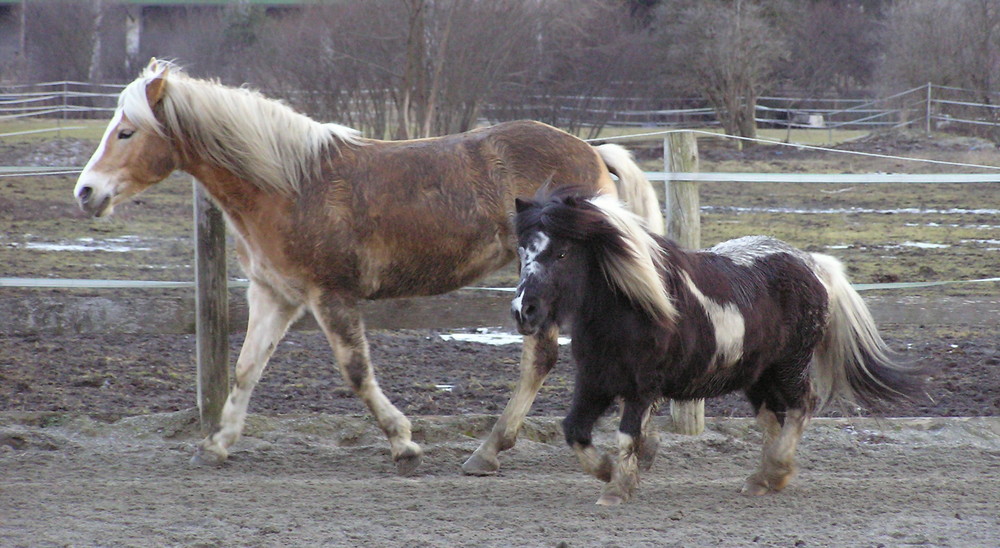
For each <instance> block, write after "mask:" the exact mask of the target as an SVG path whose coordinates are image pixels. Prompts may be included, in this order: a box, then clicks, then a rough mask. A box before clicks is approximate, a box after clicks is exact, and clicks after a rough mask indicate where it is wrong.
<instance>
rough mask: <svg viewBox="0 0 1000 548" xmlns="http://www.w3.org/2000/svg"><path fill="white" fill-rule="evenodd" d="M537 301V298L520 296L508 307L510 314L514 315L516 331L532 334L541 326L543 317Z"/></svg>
mask: <svg viewBox="0 0 1000 548" xmlns="http://www.w3.org/2000/svg"><path fill="white" fill-rule="evenodd" d="M537 301H538V299H532V298H522V299H520V300H519V302H517V303H516V304H513V305H512V306H511V307H510V314H511V316H513V317H514V323H515V324H516V325H517V331H518V332H519V333H520V334H522V335H534V334H536V333H538V331H539V328H540V327H541V320H542V319H543V318H542V314H541V313H540V310H539V303H538V302H537Z"/></svg>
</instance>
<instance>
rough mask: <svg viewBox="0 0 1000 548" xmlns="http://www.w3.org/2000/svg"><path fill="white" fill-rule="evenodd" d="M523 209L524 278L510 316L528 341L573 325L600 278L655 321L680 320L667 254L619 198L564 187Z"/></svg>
mask: <svg viewBox="0 0 1000 548" xmlns="http://www.w3.org/2000/svg"><path fill="white" fill-rule="evenodd" d="M516 208H517V220H516V225H517V238H518V249H517V253H518V257H519V258H520V270H521V277H520V280H519V281H518V285H517V291H516V293H515V297H514V300H513V302H512V303H511V314H512V315H513V316H514V321H515V322H516V323H517V327H518V330H519V331H520V332H521V333H522V334H524V335H533V334H536V333H538V332H539V331H541V330H543V329H546V328H547V327H549V326H551V325H553V324H563V323H565V322H567V321H568V320H570V319H571V318H572V316H573V313H574V311H575V310H576V308H577V307H578V306H580V304H581V303H582V302H583V299H584V298H585V295H584V292H585V289H586V284H587V280H589V279H590V278H588V277H589V276H592V275H594V274H596V275H598V276H600V279H602V280H604V281H605V283H606V284H607V285H609V286H610V287H611V288H612V290H614V291H616V292H619V293H621V294H622V295H624V296H626V298H628V300H629V301H631V303H632V304H633V305H634V306H636V307H637V308H639V309H641V310H642V311H644V312H645V313H646V314H648V315H650V316H652V317H653V318H656V319H660V320H673V319H674V317H675V316H676V314H677V311H676V309H675V307H674V304H673V302H672V301H671V299H670V296H669V295H668V293H667V291H666V288H665V287H664V284H663V281H662V279H661V274H660V272H661V271H662V270H663V266H662V261H663V250H662V249H661V248H660V246H659V245H658V244H657V243H656V241H655V239H654V238H653V237H652V236H651V235H650V233H649V232H647V231H646V229H645V227H644V226H643V223H642V221H641V220H640V219H639V218H638V217H636V216H635V215H633V214H632V213H630V212H628V211H627V210H626V209H625V208H624V207H622V205H621V204H620V203H619V202H618V200H617V199H616V198H614V197H612V196H604V195H598V196H594V195H592V194H582V193H581V192H580V189H576V188H572V187H560V188H558V189H556V190H555V191H554V192H552V193H551V194H548V195H542V196H536V197H535V199H534V200H521V199H518V200H517V202H516Z"/></svg>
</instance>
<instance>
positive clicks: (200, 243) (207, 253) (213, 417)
mask: <svg viewBox="0 0 1000 548" xmlns="http://www.w3.org/2000/svg"><path fill="white" fill-rule="evenodd" d="M192 181H193V183H194V227H195V228H194V239H195V313H196V317H197V319H196V323H195V330H196V335H195V340H196V346H197V359H198V412H199V416H200V419H201V428H202V431H203V432H204V433H206V434H208V433H210V432H212V431H214V430H215V428H216V427H217V426H218V424H219V419H220V418H221V416H222V406H223V405H225V403H226V398H227V397H229V303H228V300H229V294H228V287H227V284H228V277H227V276H226V223H225V219H223V217H222V211H220V210H219V208H218V207H216V205H215V204H214V203H213V202H212V200H211V199H210V198H209V197H208V195H207V194H206V193H205V190H204V189H203V188H202V186H201V184H200V183H199V182H198V181H197V180H196V179H192Z"/></svg>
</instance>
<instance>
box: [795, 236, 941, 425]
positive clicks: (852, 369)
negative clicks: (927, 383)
mask: <svg viewBox="0 0 1000 548" xmlns="http://www.w3.org/2000/svg"><path fill="white" fill-rule="evenodd" d="M811 255H812V258H813V260H815V261H816V264H817V267H818V268H817V274H818V275H819V277H820V279H821V280H822V281H823V283H824V285H826V288H827V292H828V294H829V298H830V318H829V323H828V324H827V328H826V332H825V334H824V337H823V341H822V342H821V343H820V345H819V347H818V348H817V349H816V353H815V355H814V363H813V367H812V381H813V387H814V388H815V390H816V392H817V395H818V396H819V398H820V407H823V406H824V405H825V404H827V403H830V402H831V401H838V402H839V403H842V404H847V405H850V406H859V405H863V406H866V407H869V408H873V409H880V408H882V407H883V406H884V404H885V403H887V402H891V401H897V400H901V399H906V398H909V397H911V396H912V395H914V394H915V393H916V392H917V391H918V389H919V387H920V385H921V383H922V378H921V377H922V375H923V373H924V372H923V371H922V370H920V369H918V368H913V367H908V366H904V365H901V364H898V363H896V362H895V361H893V359H892V358H891V357H890V354H891V353H892V352H891V350H890V349H889V347H888V346H887V345H886V344H885V341H883V340H882V337H881V336H880V335H879V334H878V331H877V330H876V328H875V320H874V319H873V318H872V315H871V312H869V310H868V307H867V306H866V305H865V303H864V301H863V300H862V299H861V295H858V292H857V291H855V290H854V288H853V287H851V283H850V280H848V279H847V275H846V274H845V273H844V266H843V265H842V264H841V262H840V261H839V260H837V259H836V258H834V257H831V256H829V255H823V254H820V253H813V254H811Z"/></svg>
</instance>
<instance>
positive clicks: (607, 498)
mask: <svg viewBox="0 0 1000 548" xmlns="http://www.w3.org/2000/svg"><path fill="white" fill-rule="evenodd" d="M623 502H625V498H624V497H622V496H621V495H616V494H612V493H605V494H603V495H601V498H599V499H597V503H596V504H597V505H598V506H618V505H619V504H621V503H623Z"/></svg>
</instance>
